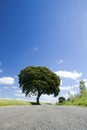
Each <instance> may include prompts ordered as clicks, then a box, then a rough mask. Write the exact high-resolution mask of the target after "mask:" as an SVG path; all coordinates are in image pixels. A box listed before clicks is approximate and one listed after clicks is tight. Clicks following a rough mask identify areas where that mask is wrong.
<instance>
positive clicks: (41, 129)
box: [0, 105, 87, 130]
mask: <svg viewBox="0 0 87 130" xmlns="http://www.w3.org/2000/svg"><path fill="white" fill-rule="evenodd" d="M0 130H87V108H84V107H67V106H52V105H42V106H40V105H34V106H11V107H0Z"/></svg>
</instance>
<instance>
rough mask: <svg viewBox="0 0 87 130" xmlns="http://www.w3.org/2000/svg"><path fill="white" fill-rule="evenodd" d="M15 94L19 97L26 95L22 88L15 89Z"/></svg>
mask: <svg viewBox="0 0 87 130" xmlns="http://www.w3.org/2000/svg"><path fill="white" fill-rule="evenodd" d="M14 95H15V96H17V97H25V94H24V93H22V90H15V93H14Z"/></svg>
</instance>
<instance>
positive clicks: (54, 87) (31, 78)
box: [18, 66, 60, 104]
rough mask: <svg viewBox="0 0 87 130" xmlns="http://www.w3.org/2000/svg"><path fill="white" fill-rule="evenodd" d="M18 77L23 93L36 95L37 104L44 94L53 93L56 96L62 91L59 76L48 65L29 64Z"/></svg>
mask: <svg viewBox="0 0 87 130" xmlns="http://www.w3.org/2000/svg"><path fill="white" fill-rule="evenodd" d="M18 77H19V85H20V87H21V89H22V93H25V95H26V96H28V95H31V94H33V95H36V96H37V104H39V98H40V96H41V95H42V94H47V95H50V94H53V95H54V96H55V97H56V96H57V95H58V93H59V91H60V89H59V85H60V78H59V76H57V75H56V74H55V73H53V72H52V71H50V70H49V69H48V68H46V67H43V66H42V67H41V66H28V67H26V68H24V69H23V70H21V71H20V73H19V75H18Z"/></svg>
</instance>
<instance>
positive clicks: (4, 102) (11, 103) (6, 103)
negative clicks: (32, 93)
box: [0, 99, 53, 106]
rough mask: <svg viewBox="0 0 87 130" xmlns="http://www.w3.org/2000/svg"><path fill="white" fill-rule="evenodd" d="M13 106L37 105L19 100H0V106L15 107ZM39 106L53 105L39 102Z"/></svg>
mask: <svg viewBox="0 0 87 130" xmlns="http://www.w3.org/2000/svg"><path fill="white" fill-rule="evenodd" d="M15 105H37V103H36V102H28V101H21V100H11V99H0V106H15ZM40 105H53V103H45V102H44V103H43V102H41V103H40Z"/></svg>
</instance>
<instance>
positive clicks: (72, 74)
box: [55, 71, 82, 80]
mask: <svg viewBox="0 0 87 130" xmlns="http://www.w3.org/2000/svg"><path fill="white" fill-rule="evenodd" d="M55 73H56V74H57V75H58V76H60V77H63V78H69V79H73V80H76V79H78V78H79V77H81V75H82V73H78V72H77V71H73V72H70V71H57V72H55Z"/></svg>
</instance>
